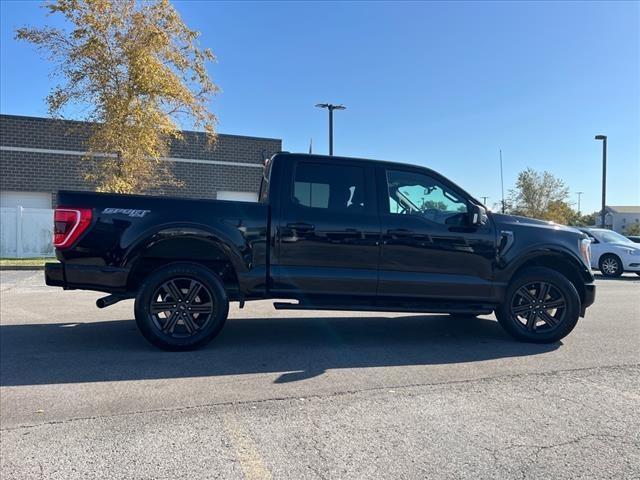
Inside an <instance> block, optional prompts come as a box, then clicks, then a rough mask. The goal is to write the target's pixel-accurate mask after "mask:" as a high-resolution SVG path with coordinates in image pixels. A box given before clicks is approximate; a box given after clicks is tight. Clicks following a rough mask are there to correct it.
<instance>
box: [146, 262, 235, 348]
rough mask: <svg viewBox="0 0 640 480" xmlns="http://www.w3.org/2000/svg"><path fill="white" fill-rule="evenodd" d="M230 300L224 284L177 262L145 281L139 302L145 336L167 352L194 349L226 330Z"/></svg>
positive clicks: (199, 269)
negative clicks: (224, 327) (225, 324)
mask: <svg viewBox="0 0 640 480" xmlns="http://www.w3.org/2000/svg"><path fill="white" fill-rule="evenodd" d="M228 313H229V300H228V298H227V294H226V292H225V290H224V288H223V285H222V281H221V280H220V279H219V278H218V276H217V275H216V274H215V273H213V272H211V271H210V270H208V269H206V268H204V267H201V266H200V265H196V264H191V263H173V264H170V265H167V266H165V267H162V268H160V269H158V270H156V271H155V272H153V273H152V274H151V275H150V276H149V277H148V278H147V279H145V281H144V283H143V284H142V287H141V288H140V291H139V293H138V295H137V297H136V301H135V316H136V323H137V325H138V328H139V329H140V332H141V333H142V335H143V336H144V337H145V338H146V339H147V340H148V341H149V342H151V343H152V344H153V345H155V346H157V347H159V348H162V349H163V350H192V349H195V348H198V347H201V346H203V345H205V344H207V343H208V342H210V341H211V340H212V339H213V338H214V337H215V336H216V335H217V334H218V333H219V332H220V330H221V329H222V327H223V326H224V322H225V321H226V319H227V315H228Z"/></svg>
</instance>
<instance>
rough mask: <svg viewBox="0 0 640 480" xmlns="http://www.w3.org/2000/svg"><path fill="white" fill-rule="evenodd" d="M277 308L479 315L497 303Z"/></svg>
mask: <svg viewBox="0 0 640 480" xmlns="http://www.w3.org/2000/svg"><path fill="white" fill-rule="evenodd" d="M273 307H274V308H275V309H276V310H345V311H363V312H412V313H475V314H478V315H488V314H490V313H492V312H493V310H494V309H495V308H496V305H489V304H469V305H460V304H446V303H439V304H432V305H429V304H425V303H416V304H392V305H391V304H387V305H385V304H380V305H375V304H374V305H371V304H367V305H359V304H345V305H337V304H328V303H311V302H304V303H302V302H301V303H289V302H273Z"/></svg>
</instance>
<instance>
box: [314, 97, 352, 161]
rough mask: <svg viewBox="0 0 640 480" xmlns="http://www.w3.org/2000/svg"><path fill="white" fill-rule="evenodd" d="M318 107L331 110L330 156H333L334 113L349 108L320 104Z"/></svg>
mask: <svg viewBox="0 0 640 480" xmlns="http://www.w3.org/2000/svg"><path fill="white" fill-rule="evenodd" d="M316 107H318V108H326V109H327V110H329V155H333V111H334V110H344V109H346V108H347V107H345V106H344V105H333V104H332V103H318V104H317V105H316Z"/></svg>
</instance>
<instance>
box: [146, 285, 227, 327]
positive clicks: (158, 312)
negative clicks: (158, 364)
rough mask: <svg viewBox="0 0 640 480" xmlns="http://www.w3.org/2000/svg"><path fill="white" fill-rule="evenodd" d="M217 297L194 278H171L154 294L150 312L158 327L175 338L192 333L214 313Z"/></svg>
mask: <svg viewBox="0 0 640 480" xmlns="http://www.w3.org/2000/svg"><path fill="white" fill-rule="evenodd" d="M214 301H215V300H214V298H213V295H212V294H211V292H210V291H209V289H208V288H207V287H205V286H204V285H203V284H202V283H200V282H198V281H197V280H194V279H192V278H186V277H178V278H172V279H170V280H168V281H167V282H165V283H163V284H162V285H160V287H159V288H158V289H157V290H156V291H155V292H154V294H153V295H152V296H151V300H150V305H149V315H150V317H151V321H152V322H153V323H154V325H155V326H156V328H157V329H158V330H160V331H162V332H163V333H164V334H166V335H170V336H172V337H174V338H184V337H190V336H192V335H195V334H197V333H198V331H200V330H202V329H203V328H205V327H206V326H207V323H209V322H210V321H211V319H212V317H213V311H214V309H213V307H214Z"/></svg>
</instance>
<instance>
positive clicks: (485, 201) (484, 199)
mask: <svg viewBox="0 0 640 480" xmlns="http://www.w3.org/2000/svg"><path fill="white" fill-rule="evenodd" d="M487 198H489V196H488V195H484V196H483V197H482V204H483V205H486V204H487Z"/></svg>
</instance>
